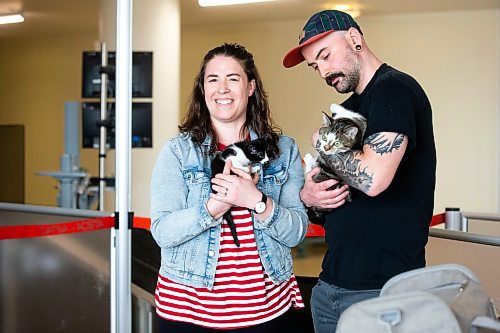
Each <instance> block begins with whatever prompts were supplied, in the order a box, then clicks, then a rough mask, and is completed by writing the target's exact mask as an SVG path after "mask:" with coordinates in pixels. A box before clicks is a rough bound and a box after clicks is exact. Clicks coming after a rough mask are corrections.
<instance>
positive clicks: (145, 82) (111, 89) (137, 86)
mask: <svg viewBox="0 0 500 333" xmlns="http://www.w3.org/2000/svg"><path fill="white" fill-rule="evenodd" d="M115 65H116V53H115V52H108V67H109V70H108V74H109V75H108V85H107V90H108V91H107V96H109V97H115V87H116V84H115ZM100 96H101V52H96V51H84V52H83V58H82V97H83V98H93V97H100ZM152 96H153V52H133V53H132V97H145V98H147V97H152Z"/></svg>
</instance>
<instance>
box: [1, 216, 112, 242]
mask: <svg viewBox="0 0 500 333" xmlns="http://www.w3.org/2000/svg"><path fill="white" fill-rule="evenodd" d="M114 225H115V218H114V217H98V218H94V219H89V220H80V221H73V222H65V223H54V224H38V225H16V226H7V227H0V239H14V238H31V237H40V236H53V235H61V234H72V233H76V232H87V231H94V230H99V229H107V228H112V227H113V226H114Z"/></svg>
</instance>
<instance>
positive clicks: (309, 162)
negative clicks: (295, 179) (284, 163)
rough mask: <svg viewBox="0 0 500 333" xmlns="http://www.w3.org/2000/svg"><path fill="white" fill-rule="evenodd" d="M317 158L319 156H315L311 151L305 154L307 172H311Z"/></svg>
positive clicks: (305, 169)
mask: <svg viewBox="0 0 500 333" xmlns="http://www.w3.org/2000/svg"><path fill="white" fill-rule="evenodd" d="M316 159H317V157H314V156H312V155H311V154H309V153H307V154H305V155H304V171H305V172H306V173H309V171H311V170H312V169H313V168H314V167H315V166H316Z"/></svg>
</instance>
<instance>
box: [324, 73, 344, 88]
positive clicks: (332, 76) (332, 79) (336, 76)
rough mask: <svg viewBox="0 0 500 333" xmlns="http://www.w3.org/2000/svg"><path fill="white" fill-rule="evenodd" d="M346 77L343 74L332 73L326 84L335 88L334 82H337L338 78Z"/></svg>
mask: <svg viewBox="0 0 500 333" xmlns="http://www.w3.org/2000/svg"><path fill="white" fill-rule="evenodd" d="M344 76H345V75H344V73H342V72H338V73H332V74H330V75H328V76H327V77H326V78H325V81H326V84H328V85H329V86H332V87H333V81H335V79H336V78H338V77H344Z"/></svg>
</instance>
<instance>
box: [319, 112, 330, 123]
mask: <svg viewBox="0 0 500 333" xmlns="http://www.w3.org/2000/svg"><path fill="white" fill-rule="evenodd" d="M321 112H322V113H323V126H331V125H332V117H330V116H329V115H327V114H326V113H325V111H321Z"/></svg>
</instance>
